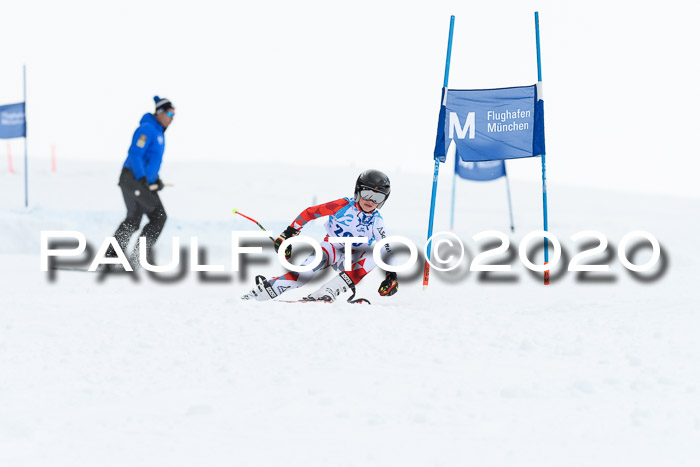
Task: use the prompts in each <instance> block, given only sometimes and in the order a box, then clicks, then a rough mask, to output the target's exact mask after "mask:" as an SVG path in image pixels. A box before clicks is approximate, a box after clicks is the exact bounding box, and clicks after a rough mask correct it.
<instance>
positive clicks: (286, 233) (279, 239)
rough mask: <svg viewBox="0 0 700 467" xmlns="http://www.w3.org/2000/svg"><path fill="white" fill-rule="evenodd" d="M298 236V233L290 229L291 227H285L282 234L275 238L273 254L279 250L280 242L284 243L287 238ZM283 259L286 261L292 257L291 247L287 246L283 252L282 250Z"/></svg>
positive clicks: (292, 228)
mask: <svg viewBox="0 0 700 467" xmlns="http://www.w3.org/2000/svg"><path fill="white" fill-rule="evenodd" d="M297 235H299V231H298V230H297V229H295V228H294V227H292V226H291V225H290V226H289V227H287V228H286V229H285V230H284V232H282V233H281V234H280V236H279V237H277V240H275V253H277V252H278V251H279V249H280V245H282V242H283V241H285V240H286V239H288V238H292V237H296V236H297ZM284 257H285V258H286V259H289V258H291V257H292V245H289V246H288V247H287V248H286V249H285V250H284Z"/></svg>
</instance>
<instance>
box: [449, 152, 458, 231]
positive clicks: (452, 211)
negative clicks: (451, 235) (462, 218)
mask: <svg viewBox="0 0 700 467" xmlns="http://www.w3.org/2000/svg"><path fill="white" fill-rule="evenodd" d="M457 157H459V156H458V155H457V154H456V153H455V171H454V173H453V174H452V207H451V208H450V230H454V229H455V186H456V185H457V166H456V164H457V160H456V158H457Z"/></svg>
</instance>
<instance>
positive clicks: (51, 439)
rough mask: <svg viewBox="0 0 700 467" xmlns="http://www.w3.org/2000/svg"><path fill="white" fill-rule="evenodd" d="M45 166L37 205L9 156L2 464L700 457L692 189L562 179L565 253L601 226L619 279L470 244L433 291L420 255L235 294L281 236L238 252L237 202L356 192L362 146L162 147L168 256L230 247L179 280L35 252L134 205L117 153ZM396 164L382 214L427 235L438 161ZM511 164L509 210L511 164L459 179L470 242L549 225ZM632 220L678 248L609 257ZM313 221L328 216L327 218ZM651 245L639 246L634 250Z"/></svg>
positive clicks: (463, 225) (677, 461)
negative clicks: (484, 251) (654, 257)
mask: <svg viewBox="0 0 700 467" xmlns="http://www.w3.org/2000/svg"><path fill="white" fill-rule="evenodd" d="M524 163H529V162H524ZM533 166H534V165H533ZM48 167H49V165H48V163H45V162H44V161H39V162H36V163H35V166H34V169H33V171H32V173H31V177H32V178H31V180H30V182H31V186H30V202H31V203H30V207H29V208H28V209H25V208H24V207H23V185H22V174H21V173H18V174H9V173H7V171H2V172H0V222H2V230H1V238H2V242H0V284H2V285H1V289H0V290H2V292H1V295H0V465H2V466H49V465H50V466H96V465H99V466H125V465H129V466H161V465H162V466H191V465H198V466H202V465H206V466H282V465H284V466H304V467H309V466H421V467H423V466H457V465H474V466H525V465H527V466H530V465H532V466H564V465H565V466H620V465H634V466H660V465H673V466H686V465H687V466H691V465H698V462H700V442H699V441H700V371H698V368H699V367H700V338H699V331H700V317H699V316H700V315H699V311H698V310H699V309H700V307H699V306H698V305H699V304H700V298H699V295H698V292H697V289H696V287H697V284H698V279H699V274H698V272H697V268H698V266H699V265H700V260H699V258H700V255H699V253H700V251H699V250H700V249H699V248H698V241H697V238H696V236H697V232H698V228H699V227H700V225H699V224H700V222H699V221H698V216H697V214H698V208H699V207H700V199H698V198H672V197H667V198H664V197H659V196H652V195H639V194H634V193H624V192H618V191H615V190H614V187H611V190H610V191H594V190H590V189H582V188H574V187H571V186H560V185H557V184H556V183H552V182H550V185H549V222H550V230H551V232H552V233H553V234H555V235H556V236H557V238H558V239H559V240H560V241H561V243H562V245H563V247H564V249H565V250H566V251H567V252H568V253H569V255H568V257H569V258H570V257H571V256H572V255H573V254H575V253H576V251H577V249H578V248H579V246H580V245H579V244H578V243H574V242H572V241H571V240H570V236H571V235H573V234H574V233H576V232H579V231H582V230H591V229H594V230H598V231H601V232H602V233H604V234H605V235H606V236H607V237H608V239H609V241H610V246H609V251H610V252H611V254H610V256H609V257H607V258H606V257H605V255H598V256H596V257H595V258H593V259H594V260H595V261H596V262H605V261H607V262H608V264H610V265H611V271H610V273H609V274H608V275H607V276H606V277H608V278H609V279H610V280H608V281H602V282H583V281H581V280H577V276H576V274H575V273H573V272H565V273H560V274H559V276H556V277H554V276H553V277H554V280H553V283H552V284H551V285H549V286H544V285H543V284H542V280H541V277H540V276H539V275H535V274H531V273H530V272H528V271H527V270H526V269H525V268H524V267H523V266H522V264H521V263H520V261H519V260H518V259H517V257H516V259H514V260H513V261H511V263H510V264H512V265H513V271H512V272H511V273H510V274H505V275H506V276H509V277H511V279H513V280H511V281H509V282H508V281H484V280H479V276H478V273H476V272H469V271H468V267H461V268H459V269H458V270H457V271H452V272H446V273H438V272H435V271H434V272H433V274H432V276H431V284H430V286H429V287H428V289H427V290H426V291H424V290H423V288H422V285H421V270H422V263H420V262H419V264H417V265H416V267H415V268H414V270H413V271H412V272H408V273H402V274H400V276H399V277H400V289H399V292H398V293H397V294H396V295H395V296H393V297H379V296H378V294H377V292H376V289H377V287H378V284H379V282H380V280H381V278H382V277H381V274H380V272H379V271H375V272H373V273H372V274H370V275H369V276H367V278H366V279H365V280H364V281H363V282H362V283H361V284H360V286H359V288H358V294H359V295H361V296H364V297H367V298H369V299H370V300H371V301H372V305H371V306H360V305H349V304H346V303H335V304H332V305H319V304H286V303H274V302H265V303H259V302H246V301H241V300H239V298H238V297H239V296H240V295H241V294H242V293H244V292H245V291H247V290H248V289H250V288H251V286H252V283H253V278H254V276H255V275H256V274H265V275H268V276H269V275H273V274H279V273H281V272H283V270H282V268H281V266H280V265H279V264H278V263H277V261H276V259H274V257H273V254H272V249H271V248H269V247H266V249H265V251H264V254H263V255H261V256H258V257H257V258H258V259H255V260H252V261H250V262H249V263H248V264H247V266H246V270H245V271H244V272H242V273H233V272H231V270H230V254H231V247H230V236H231V231H232V230H256V229H257V227H256V226H255V225H254V224H252V223H250V222H249V221H246V220H245V219H243V218H240V217H238V216H233V215H232V214H231V210H232V209H233V208H237V209H239V210H240V211H241V212H243V213H246V214H248V215H250V216H252V217H254V218H256V219H258V220H259V221H260V222H261V223H262V224H263V225H264V226H266V227H267V228H268V229H269V230H270V231H271V232H272V233H273V234H274V235H276V234H277V233H279V232H280V231H281V230H282V229H283V228H284V227H285V226H286V225H288V224H289V223H290V222H291V221H292V220H293V219H294V217H295V216H296V215H297V214H298V213H299V212H300V211H301V210H302V209H304V208H306V207H307V206H309V205H311V204H312V203H313V202H314V201H316V202H318V203H321V202H324V201H330V200H333V199H337V198H340V197H343V196H348V195H350V194H351V193H352V189H353V186H354V180H355V178H356V177H357V174H358V173H359V172H361V171H362V170H363V169H365V167H356V166H349V167H322V168H318V167H312V166H295V165H286V166H281V165H270V164H262V163H260V164H248V165H246V164H239V163H235V162H231V163H224V162H215V163H214V162H207V161H203V160H197V161H192V162H190V163H186V162H179V161H178V162H169V161H168V160H167V158H166V160H165V162H164V165H163V171H162V172H161V175H162V177H163V179H164V180H165V181H166V182H171V183H173V184H174V185H175V186H174V187H171V188H166V189H165V190H164V191H163V192H162V199H163V201H164V205H165V207H166V210H167V212H168V215H169V218H168V221H167V224H166V228H165V230H164V232H163V235H162V237H161V239H160V240H159V243H158V250H157V253H158V259H159V262H165V259H167V258H168V257H169V255H170V245H171V241H172V238H173V237H176V236H177V237H179V238H180V240H181V241H182V243H184V244H185V246H187V245H188V242H189V237H191V236H197V237H198V238H199V244H200V247H203V248H204V249H206V251H207V262H208V263H210V264H223V265H225V267H226V273H225V274H224V275H223V279H222V280H220V281H204V280H201V278H199V276H198V275H197V274H196V273H194V272H186V273H185V274H184V278H182V279H181V280H176V281H173V282H169V283H165V282H160V281H157V280H155V279H154V278H152V277H150V276H149V275H147V274H145V273H143V272H139V273H134V274H133V275H126V274H125V275H110V276H106V277H105V276H100V275H99V274H97V273H87V272H76V271H55V276H54V278H53V280H52V279H51V277H50V273H45V272H41V271H40V268H39V264H40V263H39V238H40V231H41V230H79V231H81V232H84V233H85V235H86V236H87V238H88V241H89V242H90V243H91V245H93V246H94V247H95V248H96V247H98V246H99V244H100V243H101V242H102V240H103V239H104V237H106V236H109V235H111V234H112V233H113V231H114V230H115V228H116V227H117V225H118V224H119V222H121V220H122V218H123V216H124V207H123V202H122V199H121V193H120V191H119V189H118V187H117V186H116V182H117V178H118V173H119V166H118V165H117V166H114V164H111V163H106V162H97V161H92V162H89V161H70V160H65V161H60V164H59V169H58V172H57V173H51V172H50V171H49V170H48ZM445 167H448V168H445ZM441 170H442V174H441V177H440V188H439V192H438V205H437V211H436V224H435V231H436V232H437V231H444V230H448V229H449V204H450V203H449V197H450V189H451V174H449V173H448V172H449V166H444V165H443V168H442V169H441ZM20 172H21V171H20ZM389 172H390V173H389V175H390V177H391V179H392V194H391V196H390V198H389V200H388V201H387V203H386V206H385V207H384V209H383V210H382V214H383V216H384V218H385V220H386V223H387V227H388V230H389V232H388V233H389V234H392V235H403V236H406V237H408V238H410V239H411V240H413V241H415V242H416V243H417V244H418V245H419V246H420V247H422V245H423V243H424V239H425V234H426V231H427V218H428V209H429V203H430V190H431V187H432V161H431V160H427V161H426V165H425V171H424V172H423V173H413V172H405V171H402V170H401V169H400V168H396V169H395V170H393V171H389ZM550 178H552V179H555V176H554V175H552V174H550ZM511 188H512V194H513V206H514V214H515V223H516V232H515V233H512V234H511V233H508V227H509V226H508V215H507V208H506V197H505V188H504V185H503V181H502V180H499V181H494V182H488V183H469V182H465V181H459V185H458V186H457V194H458V205H457V206H458V213H457V222H456V226H455V233H457V234H458V235H459V236H460V238H462V239H463V240H464V242H465V244H466V246H467V257H468V258H469V260H471V259H472V258H473V256H474V253H475V252H477V251H478V249H479V247H480V246H481V244H479V246H477V243H476V242H474V241H473V240H472V239H471V237H472V235H474V234H476V233H478V232H480V231H483V230H492V229H495V230H500V231H503V232H506V233H508V235H509V237H510V239H511V242H512V244H513V245H514V248H516V250H515V251H517V245H518V243H519V241H520V239H521V238H522V237H523V236H524V235H525V234H526V233H527V232H530V231H532V230H538V229H540V228H541V224H542V214H541V204H540V203H541V192H540V188H541V187H540V185H539V184H537V183H526V182H517V183H516V182H512V186H511ZM145 222H146V221H145V220H144V223H143V224H142V225H145ZM633 230H646V231H648V232H650V233H652V234H653V235H654V236H655V237H656V238H657V239H658V240H659V242H660V243H661V245H662V263H664V262H665V268H664V269H663V270H660V269H659V268H660V267H661V266H659V267H656V268H655V269H654V270H652V271H650V272H648V273H644V274H641V276H643V277H649V276H652V279H651V280H636V279H634V277H633V275H632V274H630V273H629V272H628V271H627V270H625V269H624V268H623V267H622V266H621V265H620V261H619V260H618V258H617V245H618V243H619V241H620V239H621V238H622V236H623V235H624V234H626V233H627V232H630V231H633ZM304 234H308V235H310V236H315V237H317V238H318V237H320V236H321V235H322V227H321V223H320V221H316V222H315V223H314V224H310V225H309V226H308V227H307V228H305V230H304ZM400 257H401V258H406V255H401V256H400ZM649 257H650V250H649V249H648V248H646V249H642V250H640V252H639V253H638V254H637V255H636V256H635V258H634V262H635V263H643V262H645V261H646V259H648V258H649ZM503 258H504V257H499V258H497V259H500V260H503ZM534 258H536V256H535V255H533V259H534ZM558 270H560V268H559V267H557V268H554V272H556V271H558ZM503 275H504V273H498V274H492V275H491V276H492V277H496V278H498V277H502V276H503ZM218 276H219V277H220V278H221V277H222V275H221V274H219V275H218ZM590 276H591V277H596V274H591V275H590ZM654 277H655V278H654ZM316 285H318V281H317V282H316ZM313 287H314V284H311V285H308V286H306V287H304V288H303V289H301V290H299V291H297V292H295V293H296V295H295V294H292V293H290V296H291V297H295V296H297V297H298V296H300V294H301V293H304V292H309V291H311V290H313Z"/></svg>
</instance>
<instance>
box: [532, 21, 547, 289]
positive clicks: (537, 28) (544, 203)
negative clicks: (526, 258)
mask: <svg viewBox="0 0 700 467" xmlns="http://www.w3.org/2000/svg"><path fill="white" fill-rule="evenodd" d="M535 38H536V40H537V91H538V96H537V97H538V98H541V97H542V94H541V92H542V58H541V55H540V15H539V12H537V11H536V12H535ZM542 213H543V217H544V231H545V232H549V225H548V222H547V168H546V157H545V154H544V152H543V153H542ZM547 263H549V239H548V238H546V237H545V239H544V264H547ZM544 284H545V285H549V270H547V271H545V272H544Z"/></svg>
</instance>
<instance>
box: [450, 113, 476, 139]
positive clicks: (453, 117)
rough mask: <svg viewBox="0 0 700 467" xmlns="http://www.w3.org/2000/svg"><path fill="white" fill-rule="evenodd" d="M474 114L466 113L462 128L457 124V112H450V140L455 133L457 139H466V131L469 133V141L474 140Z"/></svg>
mask: <svg viewBox="0 0 700 467" xmlns="http://www.w3.org/2000/svg"><path fill="white" fill-rule="evenodd" d="M475 115H476V114H475V113H474V112H469V113H467V121H466V122H464V126H462V125H460V123H459V115H457V112H450V136H449V138H450V139H454V134H455V132H457V138H458V139H464V138H466V137H467V131H469V139H474V130H475V128H474V126H475V125H474V120H475Z"/></svg>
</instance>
